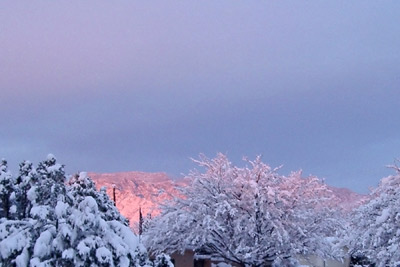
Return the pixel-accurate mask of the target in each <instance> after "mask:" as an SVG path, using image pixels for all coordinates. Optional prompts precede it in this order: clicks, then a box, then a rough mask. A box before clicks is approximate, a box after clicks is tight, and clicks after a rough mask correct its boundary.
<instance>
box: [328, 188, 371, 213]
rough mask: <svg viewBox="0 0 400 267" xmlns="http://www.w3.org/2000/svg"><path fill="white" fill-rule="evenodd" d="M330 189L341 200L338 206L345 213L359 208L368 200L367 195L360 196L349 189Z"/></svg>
mask: <svg viewBox="0 0 400 267" xmlns="http://www.w3.org/2000/svg"><path fill="white" fill-rule="evenodd" d="M329 189H330V190H331V191H332V192H333V194H334V195H335V196H336V197H337V198H338V199H339V203H338V206H339V207H341V208H342V209H344V210H345V211H350V210H352V209H354V208H356V207H358V206H359V205H360V204H361V203H362V202H363V201H365V200H367V196H366V195H360V194H358V193H356V192H353V191H351V190H350V189H347V188H338V187H334V186H329Z"/></svg>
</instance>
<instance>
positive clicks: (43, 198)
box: [0, 155, 169, 267]
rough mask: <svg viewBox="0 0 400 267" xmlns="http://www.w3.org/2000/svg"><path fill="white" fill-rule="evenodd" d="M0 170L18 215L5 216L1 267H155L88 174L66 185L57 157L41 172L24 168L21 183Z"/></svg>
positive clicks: (1, 217)
mask: <svg viewBox="0 0 400 267" xmlns="http://www.w3.org/2000/svg"><path fill="white" fill-rule="evenodd" d="M0 170H1V173H0V177H1V181H3V180H4V181H6V179H7V184H11V186H8V187H4V188H7V190H4V192H7V195H6V194H4V196H7V199H9V200H10V201H11V202H10V204H7V207H8V210H14V209H15V212H14V213H15V216H14V217H11V216H9V215H8V214H7V213H5V212H2V213H1V214H0V267H1V266H17V267H27V266H32V267H44V266H46V267H47V266H85V267H86V266H87V267H89V266H108V267H112V266H123V267H130V266H148V267H150V266H153V265H154V264H153V263H152V262H151V261H150V260H149V258H148V255H147V251H146V249H145V247H144V246H143V245H142V244H141V243H140V242H139V238H138V237H137V236H135V235H134V233H133V232H132V231H131V229H130V228H129V227H128V225H129V224H128V221H127V220H126V219H125V218H124V217H123V216H122V215H121V214H120V213H119V212H118V210H117V209H116V207H115V206H114V204H113V202H112V201H111V200H110V199H109V198H108V196H107V195H106V194H105V192H104V191H100V192H98V191H97V190H96V188H95V185H94V183H93V181H92V180H91V179H90V178H89V177H88V176H87V174H86V173H80V174H79V175H75V176H73V177H72V178H71V179H70V180H69V182H68V183H67V182H66V180H67V179H66V175H65V173H64V167H63V166H62V165H60V164H58V163H57V161H56V158H55V157H54V156H53V155H49V156H48V157H47V159H46V160H45V161H43V162H41V163H39V165H38V167H37V168H34V167H33V166H32V164H31V163H29V162H27V161H25V162H23V163H21V165H20V173H19V176H18V177H17V178H16V179H13V177H12V176H11V174H10V173H9V172H8V171H7V168H6V164H5V161H3V163H2V165H1V168H0ZM3 178H4V179H3ZM8 180H9V181H10V182H9V181H8ZM4 184H5V183H4ZM1 192H3V191H1ZM10 192H11V193H10ZM13 194H14V195H16V197H13ZM1 196H3V195H1ZM4 199H6V198H5V197H4ZM14 202H15V205H14V204H13V205H12V206H10V205H11V204H12V203H14ZM2 204H3V202H2ZM3 210H4V211H5V210H6V209H4V208H3ZM166 262H169V261H168V260H167V261H166Z"/></svg>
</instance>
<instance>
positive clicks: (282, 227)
mask: <svg viewBox="0 0 400 267" xmlns="http://www.w3.org/2000/svg"><path fill="white" fill-rule="evenodd" d="M196 162H197V163H198V164H199V165H200V166H201V167H204V168H205V172H203V173H201V172H198V171H193V172H191V173H190V174H189V177H188V178H189V179H190V180H191V185H190V186H187V187H182V188H181V192H182V196H183V197H181V198H175V199H174V200H173V201H171V202H169V203H166V204H165V205H162V206H161V208H162V212H161V215H160V216H158V217H156V218H154V219H153V220H152V223H151V224H150V227H149V229H148V230H147V231H146V232H145V233H144V242H145V244H146V245H147V246H148V247H149V248H150V249H151V250H152V251H155V252H162V251H165V252H167V253H172V252H177V251H180V252H183V251H184V250H185V249H188V248H193V249H195V250H201V251H202V252H205V253H208V254H210V255H213V256H218V257H220V258H223V259H225V260H228V261H230V262H234V263H237V264H239V265H242V266H245V265H246V266H247V265H249V266H265V265H267V264H272V263H273V262H275V265H276V266H288V265H290V264H296V255H298V254H303V255H309V254H313V255H319V256H321V257H323V258H329V257H335V256H339V250H338V251H335V250H333V249H332V243H331V240H329V239H327V237H332V236H335V235H336V231H339V230H341V228H342V224H341V221H340V220H339V219H337V218H336V217H335V216H334V214H335V212H334V211H333V205H332V203H334V201H333V200H332V198H333V194H332V193H331V192H330V191H329V190H328V188H327V186H326V185H325V184H323V183H322V182H321V181H320V180H319V179H317V178H315V177H308V178H301V173H300V172H294V173H291V174H290V175H289V176H287V177H285V176H281V175H279V174H278V173H277V169H272V168H271V167H270V166H268V165H266V164H264V163H263V162H261V159H260V158H259V157H258V158H257V159H256V160H255V161H247V164H249V165H250V167H245V168H239V167H236V166H234V165H232V164H231V162H229V160H228V159H227V157H226V156H225V155H222V154H219V155H218V156H217V157H216V158H215V159H212V160H210V159H207V158H206V157H202V158H201V160H199V161H196Z"/></svg>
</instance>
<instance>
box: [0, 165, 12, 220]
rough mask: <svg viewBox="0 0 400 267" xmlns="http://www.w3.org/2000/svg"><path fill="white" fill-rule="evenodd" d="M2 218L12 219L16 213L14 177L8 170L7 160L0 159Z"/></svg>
mask: <svg viewBox="0 0 400 267" xmlns="http://www.w3.org/2000/svg"><path fill="white" fill-rule="evenodd" d="M0 201H1V202H0V203H1V205H0V218H1V217H5V218H6V219H11V217H12V214H15V213H16V206H15V188H14V178H13V177H12V175H11V173H10V172H9V171H8V166H7V161H6V160H5V159H2V160H1V161H0Z"/></svg>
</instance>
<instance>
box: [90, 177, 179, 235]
mask: <svg viewBox="0 0 400 267" xmlns="http://www.w3.org/2000/svg"><path fill="white" fill-rule="evenodd" d="M89 176H90V177H91V178H92V179H93V180H94V181H95V183H96V187H97V188H98V189H100V188H101V187H103V186H105V187H107V194H108V195H109V196H110V198H111V199H113V197H112V190H113V189H112V186H113V184H115V188H116V190H115V193H116V194H115V195H116V203H117V208H118V209H119V211H120V212H121V213H122V214H123V215H124V216H125V217H126V218H128V219H129V221H130V224H131V227H133V228H136V226H137V222H138V221H139V207H141V209H142V214H143V216H146V215H147V214H151V215H152V216H156V215H158V213H159V211H158V210H157V206H158V203H160V202H163V201H164V200H166V199H169V198H171V196H172V195H177V193H178V192H177V190H176V189H175V184H176V182H174V181H173V180H171V179H170V178H169V177H168V176H167V175H166V174H165V173H145V172H119V173H89Z"/></svg>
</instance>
